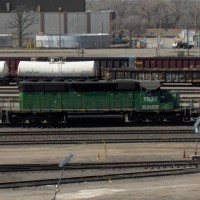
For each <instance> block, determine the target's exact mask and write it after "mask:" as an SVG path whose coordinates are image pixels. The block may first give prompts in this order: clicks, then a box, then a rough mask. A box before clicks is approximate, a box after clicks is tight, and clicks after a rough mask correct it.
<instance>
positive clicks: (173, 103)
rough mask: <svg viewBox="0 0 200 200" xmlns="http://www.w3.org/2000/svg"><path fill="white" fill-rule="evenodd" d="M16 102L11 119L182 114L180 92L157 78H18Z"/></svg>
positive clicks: (175, 116) (180, 117) (152, 118)
mask: <svg viewBox="0 0 200 200" xmlns="http://www.w3.org/2000/svg"><path fill="white" fill-rule="evenodd" d="M19 103H20V112H19V114H13V115H12V113H11V115H10V121H11V122H13V123H14V122H18V123H24V122H25V121H26V122H27V121H28V122H29V123H32V122H34V123H36V122H37V123H39V122H40V123H41V122H42V123H43V122H48V123H67V118H68V116H69V115H70V114H73V115H76V114H77V115H78V114H81V115H84V114H87V115H88V114H89V115H95V114H99V115H107V114H111V115H115V114H117V115H119V114H120V115H122V116H124V118H125V116H127V117H128V119H129V120H130V121H133V122H134V121H135V122H142V121H145V120H149V121H155V122H160V121H163V120H176V121H181V120H183V118H184V112H183V109H182V107H181V106H180V102H179V94H178V93H177V92H175V91H168V90H161V89H160V82H159V81H134V80H112V81H72V82H21V83H20V84H19Z"/></svg>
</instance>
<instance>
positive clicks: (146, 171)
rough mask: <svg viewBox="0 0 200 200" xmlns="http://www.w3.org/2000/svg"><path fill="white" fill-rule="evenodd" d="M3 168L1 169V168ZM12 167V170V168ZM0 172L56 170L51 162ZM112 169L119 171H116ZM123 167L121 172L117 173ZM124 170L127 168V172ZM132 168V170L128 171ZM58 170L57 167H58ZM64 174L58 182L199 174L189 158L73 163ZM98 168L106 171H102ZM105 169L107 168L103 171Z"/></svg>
mask: <svg viewBox="0 0 200 200" xmlns="http://www.w3.org/2000/svg"><path fill="white" fill-rule="evenodd" d="M5 167H6V168H7V171H4V170H3V169H4V168H5ZM14 168H15V170H13V169H14ZM138 168H139V169H140V171H137V170H136V171H134V170H135V169H138ZM0 169H1V170H2V172H1V171H0V173H6V174H9V173H12V172H16V169H18V172H20V173H22V174H23V172H24V173H26V174H27V173H28V172H27V171H29V172H30V174H31V172H33V171H41V172H42V171H46V170H48V171H49V170H58V167H57V166H56V165H55V164H51V165H4V166H3V165H1V166H0ZM116 169H118V170H119V171H118V172H116ZM122 169H123V171H124V172H123V173H121V171H122ZM127 169H128V171H127ZM130 169H132V170H133V171H130ZM59 170H61V169H59ZM66 170H67V172H68V173H67V175H68V177H66V175H65V177H63V179H62V181H61V183H62V184H69V183H81V182H90V181H108V180H109V181H111V180H117V179H132V178H146V177H157V176H172V175H182V174H190V173H199V172H200V168H199V163H192V162H191V161H155V162H128V163H100V164H99V163H76V164H68V165H67V166H66ZM83 170H89V171H90V172H91V171H92V170H94V172H95V175H92V174H90V173H87V172H86V175H85V176H84V175H81V176H79V175H78V174H79V173H80V171H81V174H83ZM102 170H106V172H105V173H102ZM107 170H109V171H107ZM72 171H75V173H76V176H73V175H72V176H71V175H70V172H72ZM57 182H58V178H56V179H55V178H51V179H39V180H35V179H33V180H23V181H10V182H1V183H0V189H5V188H20V187H32V186H44V185H56V184H57Z"/></svg>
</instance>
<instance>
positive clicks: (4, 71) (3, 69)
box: [0, 61, 9, 78]
mask: <svg viewBox="0 0 200 200" xmlns="http://www.w3.org/2000/svg"><path fill="white" fill-rule="evenodd" d="M8 73H9V68H8V65H7V62H6V61H0V77H1V78H4V77H6V76H8Z"/></svg>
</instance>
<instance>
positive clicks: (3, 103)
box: [0, 99, 11, 124]
mask: <svg viewBox="0 0 200 200" xmlns="http://www.w3.org/2000/svg"><path fill="white" fill-rule="evenodd" d="M8 103H10V106H8ZM9 109H11V102H10V101H9V102H8V100H5V99H1V100H0V123H1V124H2V123H8V122H9V116H8V115H9V114H8V113H9Z"/></svg>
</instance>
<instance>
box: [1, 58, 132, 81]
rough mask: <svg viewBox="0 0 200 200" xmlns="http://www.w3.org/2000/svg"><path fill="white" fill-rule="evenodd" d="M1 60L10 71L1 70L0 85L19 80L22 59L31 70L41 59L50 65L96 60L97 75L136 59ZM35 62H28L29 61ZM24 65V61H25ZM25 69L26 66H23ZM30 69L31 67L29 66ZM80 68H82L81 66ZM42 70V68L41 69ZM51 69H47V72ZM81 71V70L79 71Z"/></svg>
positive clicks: (129, 64) (122, 66)
mask: <svg viewBox="0 0 200 200" xmlns="http://www.w3.org/2000/svg"><path fill="white" fill-rule="evenodd" d="M0 61H6V62H7V65H8V73H7V74H6V75H5V74H2V73H1V71H0V85H8V84H9V83H16V82H17V80H18V76H17V72H18V66H19V63H20V62H21V61H27V62H26V64H27V65H32V67H31V70H32V69H34V68H36V70H38V63H36V62H35V61H39V62H40V64H41V63H42V62H44V63H46V64H44V65H48V63H51V64H52V65H51V66H53V63H64V62H79V63H81V62H83V61H94V62H95V66H96V70H97V72H96V73H97V75H98V76H99V77H100V76H101V77H103V74H104V69H112V68H116V67H117V68H126V67H132V66H134V63H135V60H134V57H84V58H80V57H65V58H63V57H62V58H61V57H56V58H49V57H37V58H30V57H0ZM28 61H29V62H33V63H34V64H35V66H33V63H31V64H28V63H29V62H28ZM23 65H24V63H23ZM23 69H24V68H23ZM29 69H30V68H29ZM79 69H80V68H79ZM34 70H35V69H34ZM41 70H42V69H41ZM48 72H49V71H48V70H47V73H48ZM79 72H80V71H79ZM28 73H29V74H31V73H32V71H28V69H27V74H28Z"/></svg>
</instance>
